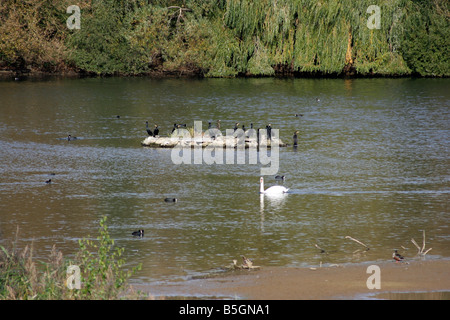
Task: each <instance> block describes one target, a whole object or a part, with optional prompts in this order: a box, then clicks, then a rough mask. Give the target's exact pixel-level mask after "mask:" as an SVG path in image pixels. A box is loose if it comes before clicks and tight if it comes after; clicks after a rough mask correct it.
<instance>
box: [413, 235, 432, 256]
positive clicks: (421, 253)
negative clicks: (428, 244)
mask: <svg viewBox="0 0 450 320" xmlns="http://www.w3.org/2000/svg"><path fill="white" fill-rule="evenodd" d="M411 242H412V243H413V244H414V245H415V246H416V248H417V254H418V255H419V256H424V255H426V254H427V253H428V252H430V250H431V249H433V248H430V249H428V250H426V251H425V230H423V236H422V248H421V247H419V245H418V244H417V242H416V240H414V239H413V238H412V239H411Z"/></svg>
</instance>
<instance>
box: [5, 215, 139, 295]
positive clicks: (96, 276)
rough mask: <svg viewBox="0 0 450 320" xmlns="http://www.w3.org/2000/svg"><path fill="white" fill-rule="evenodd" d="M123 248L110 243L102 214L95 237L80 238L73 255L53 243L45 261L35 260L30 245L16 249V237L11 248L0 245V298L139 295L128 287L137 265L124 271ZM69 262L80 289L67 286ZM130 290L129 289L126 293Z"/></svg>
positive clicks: (111, 241)
mask: <svg viewBox="0 0 450 320" xmlns="http://www.w3.org/2000/svg"><path fill="white" fill-rule="evenodd" d="M17 234H18V232H17V233H16V237H17ZM123 250H124V249H122V248H116V247H115V246H114V241H113V239H111V238H110V236H109V232H108V229H107V226H106V218H102V219H101V221H100V228H99V236H98V237H97V240H96V241H91V240H86V239H83V240H80V241H79V251H78V253H77V254H76V255H75V258H73V259H69V258H64V257H63V254H62V253H61V252H60V251H58V250H57V249H56V247H55V246H53V248H52V251H51V253H50V256H49V257H48V259H47V260H48V261H46V262H43V261H40V260H37V259H36V258H35V257H34V252H33V245H32V244H30V245H26V246H25V248H23V249H22V250H19V249H18V248H17V239H16V240H14V242H13V243H12V244H11V248H5V247H4V246H0V300H74V299H77V300H88V299H95V300H99V299H101V300H103V299H130V298H131V299H136V298H140V296H139V293H134V292H133V291H132V290H130V286H129V285H128V279H129V278H130V277H131V276H132V275H133V274H134V273H135V272H136V271H137V270H139V269H140V267H141V266H140V265H139V266H137V267H135V268H132V269H131V270H130V271H124V270H123V268H122V267H123V265H124V263H125V261H124V260H123V259H122V258H121V255H122V253H123ZM69 265H77V266H79V268H80V270H81V274H80V276H81V277H80V278H81V288H80V289H69V288H68V286H67V283H66V281H67V278H68V275H67V268H68V266H69ZM130 292H133V293H132V294H131V295H130V294H129V293H130Z"/></svg>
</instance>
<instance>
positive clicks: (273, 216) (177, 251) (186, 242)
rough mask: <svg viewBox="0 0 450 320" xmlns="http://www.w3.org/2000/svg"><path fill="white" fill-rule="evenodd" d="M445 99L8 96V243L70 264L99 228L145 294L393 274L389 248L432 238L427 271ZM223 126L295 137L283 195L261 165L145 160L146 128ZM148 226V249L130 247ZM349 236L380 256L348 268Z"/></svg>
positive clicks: (4, 164) (261, 90)
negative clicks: (212, 278) (245, 275)
mask: <svg viewBox="0 0 450 320" xmlns="http://www.w3.org/2000/svg"><path fill="white" fill-rule="evenodd" d="M449 88H450V79H356V80H344V79H289V80H281V79H271V78H270V79H206V80H181V79H169V80H151V79H146V78H132V79H118V78H108V79H66V80H50V81H25V82H0V111H1V112H0V150H1V151H0V155H1V158H0V174H1V175H0V195H1V198H0V244H3V245H5V244H8V243H10V241H11V240H12V239H13V238H14V234H15V232H16V230H17V228H18V227H19V243H18V244H19V245H22V246H24V245H26V244H30V243H33V244H34V249H35V252H36V255H37V256H39V257H42V258H45V257H46V256H48V253H49V252H50V250H51V248H52V246H53V245H54V244H56V246H57V248H59V249H61V250H62V251H63V252H64V253H65V254H67V255H70V254H73V253H74V252H76V250H77V248H78V243H77V241H78V240H79V239H82V238H83V237H89V236H90V237H92V238H95V237H96V236H97V230H98V227H99V225H98V222H99V220H100V218H101V217H102V216H105V215H106V216H107V217H108V220H107V224H108V226H109V230H110V233H111V236H112V238H113V239H114V240H115V241H116V244H117V245H118V246H121V247H124V248H125V249H126V251H125V253H124V255H125V259H126V260H127V261H128V262H129V265H130V266H132V265H136V264H138V263H142V264H143V269H142V270H141V271H140V272H139V273H138V274H137V275H136V276H135V277H134V279H133V281H134V282H137V283H146V282H152V281H176V280H179V279H184V278H186V277H190V276H193V275H199V274H200V275H201V274H203V273H205V272H208V271H210V270H215V269H217V268H219V267H221V266H224V265H228V264H229V263H231V261H232V260H233V259H240V256H241V255H246V256H249V257H251V258H253V259H254V261H255V264H257V265H260V266H311V265H317V264H319V263H320V262H323V263H324V264H326V263H348V262H362V261H377V260H389V259H390V258H391V255H392V250H393V249H394V248H398V249H400V251H402V253H403V254H404V255H406V256H407V257H414V255H415V254H416V252H417V250H416V248H415V247H414V246H413V244H412V243H411V238H414V239H415V240H416V241H417V242H418V243H419V244H420V245H421V243H422V231H423V230H425V231H426V236H427V243H426V246H427V248H430V247H432V248H433V249H432V251H430V252H429V253H428V255H427V257H428V258H442V257H444V258H447V257H450V230H449V223H450V207H449V200H450V195H449V191H450V185H449V180H450V174H449V173H450V172H449V169H450V162H449V159H450V148H449V147H450V91H449ZM316 98H319V99H320V101H317V100H316ZM296 113H301V114H303V117H295V116H294V114H296ZM118 116H120V117H118ZM219 119H220V120H221V130H222V131H223V133H224V134H225V131H224V129H226V128H232V127H233V126H234V123H235V122H239V123H240V124H244V125H245V126H246V127H247V128H249V127H250V123H253V124H254V127H255V128H257V127H261V128H264V127H265V126H266V125H267V124H268V123H271V124H272V127H273V128H276V129H279V130H280V135H281V138H282V139H283V140H285V141H286V142H288V143H291V139H292V134H293V132H294V131H295V130H299V131H300V134H299V146H298V148H296V149H294V148H293V147H292V146H291V147H286V148H281V149H280V154H279V171H278V174H280V175H285V176H286V180H285V182H284V185H285V186H286V187H289V188H290V194H288V195H286V196H284V197H281V198H271V197H267V196H264V197H263V198H261V197H260V195H259V193H258V191H259V177H260V169H261V165H260V164H256V165H255V164H239V165H237V164H222V165H219V164H214V165H206V164H197V165H194V164H190V165H188V164H184V165H176V164H174V163H173V162H172V160H171V149H151V148H145V147H142V146H141V141H142V140H143V139H144V138H145V137H146V136H147V133H146V131H145V121H147V120H148V121H149V123H150V124H151V125H152V126H153V124H155V123H157V124H159V126H160V128H161V131H160V134H162V135H167V134H168V133H169V132H170V131H171V129H172V127H173V124H174V123H186V124H187V125H188V126H193V122H194V121H195V120H196V121H202V122H203V128H204V129H206V128H207V126H208V122H209V121H211V122H212V123H213V125H215V123H216V121H217V120H219ZM69 134H71V135H72V136H77V137H78V140H75V141H67V139H66V137H67V136H68V135H69ZM48 179H52V183H51V184H46V183H45V181H46V180H48ZM265 183H266V187H268V186H270V185H274V184H276V181H275V179H274V177H273V176H266V177H265ZM165 197H176V198H177V199H178V202H177V203H166V202H164V200H163V199H164V198H165ZM140 228H142V229H144V230H145V237H144V238H133V237H132V236H131V232H132V231H134V230H137V229H140ZM345 236H351V237H353V238H355V239H358V240H360V241H362V242H363V243H365V244H366V245H367V246H369V247H370V248H371V250H369V251H367V252H366V253H364V254H362V255H355V254H353V253H354V251H355V250H357V249H362V248H363V247H362V246H361V245H359V244H357V243H356V242H354V241H351V240H350V239H348V238H345ZM314 244H318V245H319V246H321V247H322V248H325V249H326V250H327V251H328V252H329V254H328V255H324V254H321V253H320V252H319V250H318V249H317V248H316V247H315V246H314ZM402 246H403V247H405V248H408V250H405V249H402Z"/></svg>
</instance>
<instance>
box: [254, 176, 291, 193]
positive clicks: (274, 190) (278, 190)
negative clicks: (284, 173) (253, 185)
mask: <svg viewBox="0 0 450 320" xmlns="http://www.w3.org/2000/svg"><path fill="white" fill-rule="evenodd" d="M288 190H289V189H288V188H285V187H283V186H272V187H270V188H267V190H266V191H264V178H263V177H261V179H260V180H259V193H261V194H281V193H286V192H288Z"/></svg>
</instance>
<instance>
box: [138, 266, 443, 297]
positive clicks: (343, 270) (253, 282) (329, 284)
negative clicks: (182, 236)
mask: <svg viewBox="0 0 450 320" xmlns="http://www.w3.org/2000/svg"><path fill="white" fill-rule="evenodd" d="M373 264H376V265H377V266H378V267H379V275H380V277H379V280H380V281H379V284H380V286H381V288H380V289H376V288H375V289H369V288H368V287H367V281H368V279H369V277H372V278H371V281H370V283H372V284H374V283H376V282H375V280H372V279H373V278H374V277H375V273H374V272H370V273H368V267H369V266H370V265H371V264H358V265H345V266H329V267H317V268H284V267H267V268H266V267H262V268H261V269H260V270H251V271H249V270H240V271H233V272H227V273H225V274H223V275H220V276H215V277H211V278H206V279H192V280H187V281H183V282H180V283H176V284H173V285H170V286H168V285H160V286H147V287H145V288H144V287H140V288H137V289H139V290H143V291H146V292H150V294H152V295H154V296H155V298H158V297H165V299H171V296H172V297H173V296H185V297H188V298H189V297H199V298H206V299H213V298H218V299H252V300H305V299H307V300H330V299H333V300H335V299H367V298H368V297H373V296H374V295H377V298H383V299H397V298H398V297H397V298H396V297H395V296H394V295H392V294H393V293H396V292H424V291H425V292H434V293H432V294H431V293H430V294H426V295H425V298H426V299H443V298H445V297H448V296H447V295H446V294H447V293H445V295H444V293H442V292H438V291H450V272H449V271H450V260H447V259H445V260H444V259H439V260H429V261H426V260H425V261H420V260H418V261H411V262H407V263H395V262H380V263H373ZM400 298H401V297H400ZM403 298H404V296H403ZM403 298H401V299H403ZM408 298H414V299H422V298H421V297H418V296H412V297H408Z"/></svg>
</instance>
